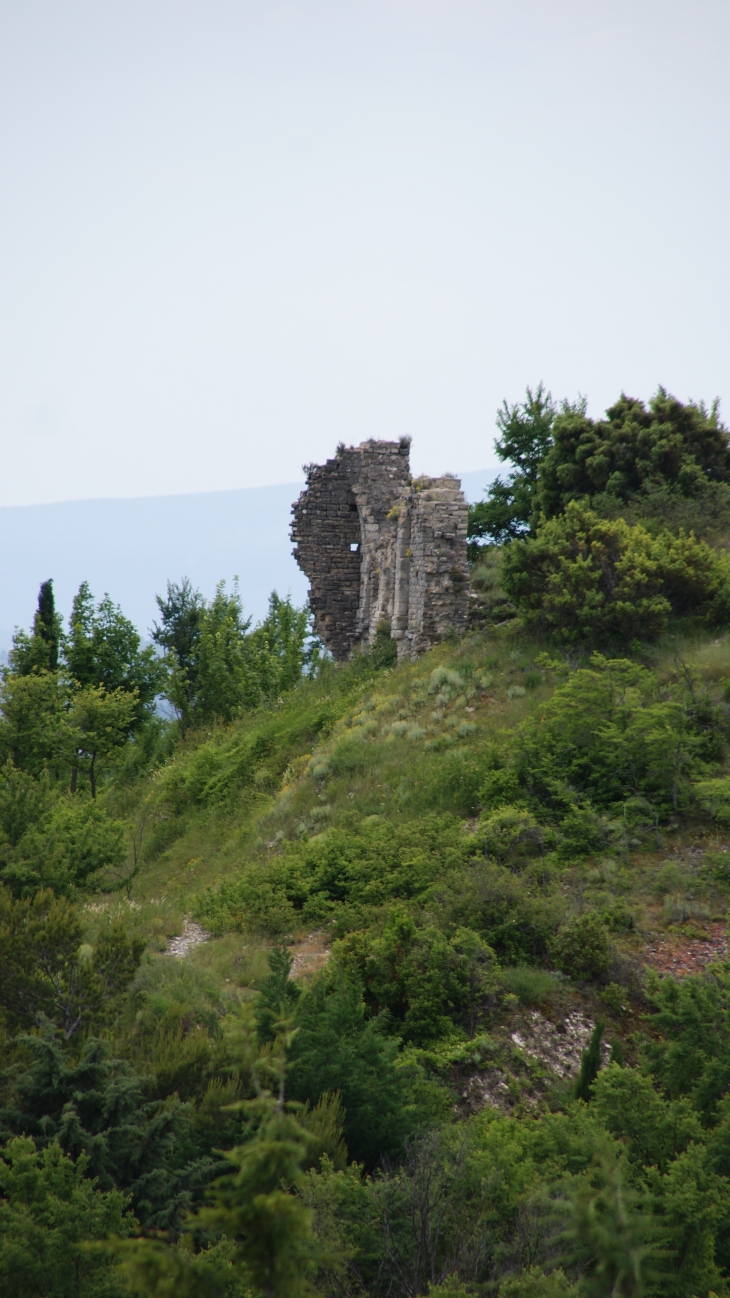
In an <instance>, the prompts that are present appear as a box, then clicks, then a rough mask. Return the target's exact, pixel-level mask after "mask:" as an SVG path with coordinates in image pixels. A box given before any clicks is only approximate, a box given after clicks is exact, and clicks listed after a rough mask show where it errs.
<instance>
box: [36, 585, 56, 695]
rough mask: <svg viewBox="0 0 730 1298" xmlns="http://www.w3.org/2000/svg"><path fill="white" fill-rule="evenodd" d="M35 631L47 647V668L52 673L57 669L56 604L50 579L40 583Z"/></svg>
mask: <svg viewBox="0 0 730 1298" xmlns="http://www.w3.org/2000/svg"><path fill="white" fill-rule="evenodd" d="M35 631H36V634H37V635H39V636H40V637H41V639H42V640H45V642H46V644H47V645H48V666H49V668H50V670H51V671H52V672H55V671H56V669H57V667H58V619H57V617H56V602H55V600H54V598H53V579H52V578H49V580H48V581H44V582H41V588H40V590H39V592H38V613H37V615H36V625H35Z"/></svg>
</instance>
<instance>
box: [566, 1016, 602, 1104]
mask: <svg viewBox="0 0 730 1298" xmlns="http://www.w3.org/2000/svg"><path fill="white" fill-rule="evenodd" d="M605 1030H606V1024H605V1022H604V1020H603V1019H599V1020H598V1022H597V1023H596V1026H595V1027H594V1029H593V1032H592V1033H591V1039H590V1041H589V1042H588V1048H587V1050H584V1051H583V1054H582V1056H581V1061H580V1072H579V1073H578V1078H577V1080H576V1083H575V1087H574V1089H573V1095H574V1096H575V1098H576V1100H584V1101H585V1102H586V1104H587V1103H588V1101H589V1100H590V1099H591V1096H592V1094H593V1084H594V1082H595V1080H596V1078H597V1077H598V1073H599V1070H600V1067H601V1064H602V1062H603V1050H602V1046H603V1034H604V1032H605Z"/></svg>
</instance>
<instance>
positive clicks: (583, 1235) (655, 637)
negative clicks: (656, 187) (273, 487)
mask: <svg viewBox="0 0 730 1298" xmlns="http://www.w3.org/2000/svg"><path fill="white" fill-rule="evenodd" d="M528 398H529V400H528V402H526V403H525V405H524V406H523V407H515V408H513V409H512V410H509V409H508V408H507V407H505V409H504V411H503V412H502V414H501V416H500V425H499V426H500V429H501V431H502V433H503V434H504V440H503V444H502V451H501V452H500V453H504V457H505V458H508V459H509V460H510V462H511V463H512V464H513V465H514V466H516V467H515V468H514V471H513V472H512V473H511V474H510V477H509V478H508V480H507V481H506V482H504V483H499V482H498V483H496V484H494V486H493V487H492V489H491V491H490V496H489V498H488V499H487V501H485V502H483V503H482V505H480V506H477V507H476V508H475V509H474V510H473V511H472V516H471V541H470V544H471V546H472V563H473V587H474V590H475V592H476V598H475V599H474V600H473V603H474V606H475V610H474V621H475V624H476V625H475V627H474V629H473V630H471V631H470V632H469V633H468V634H467V635H465V636H464V637H463V639H461V640H459V639H458V638H456V637H454V639H453V640H452V641H448V642H445V643H442V644H440V645H438V646H437V647H435V648H433V649H432V650H431V651H430V652H429V653H427V654H424V655H423V656H422V657H421V658H420V659H418V660H417V661H415V662H404V663H400V664H398V663H396V662H395V660H394V658H395V646H394V643H393V642H392V641H391V640H390V637H389V633H388V629H387V627H383V628H381V631H380V633H379V635H378V637H377V640H376V643H375V645H374V646H373V647H372V649H371V650H370V651H369V652H368V653H365V654H361V655H359V656H358V657H357V658H356V659H355V660H354V661H351V662H349V663H347V664H344V665H336V664H334V663H332V662H329V661H325V660H323V658H322V656H321V655H320V654H319V652H318V648H317V645H316V643H314V644H313V643H312V642H311V639H310V638H309V635H308V620H307V613H306V610H296V609H293V608H292V606H291V604H290V603H288V602H287V601H281V600H279V599H278V597H276V596H274V597H272V600H271V602H270V607H269V614H268V616H267V619H266V620H265V621H264V622H263V623H262V624H260V625H259V626H257V627H256V628H254V629H253V630H251V629H250V628H249V626H248V624H247V623H246V621H245V618H244V617H243V614H242V609H241V604H240V600H239V598H238V594H237V592H236V591H235V590H234V592H233V593H232V594H230V593H227V592H226V591H225V589H224V588H223V586H220V587H219V588H218V590H217V592H216V596H215V598H214V600H212V601H211V602H209V603H208V602H206V601H204V600H203V599H202V597H201V596H199V594H198V593H197V592H196V591H195V590H194V589H193V588H192V587H191V585H190V583H188V582H184V583H182V585H181V586H170V587H168V592H167V599H166V600H160V602H159V604H160V612H161V627H160V628H158V633H157V643H158V645H159V646H160V647H161V648H164V650H165V656H164V658H161V657H159V656H156V655H155V653H154V652H153V651H152V650H149V649H148V650H143V649H142V648H141V646H140V644H139V637H136V635H135V633H134V629H133V628H132V627H131V626H130V624H129V623H128V622H127V621H126V619H124V617H123V615H122V614H121V611H120V610H119V609H116V608H115V607H114V606H113V605H112V603H111V601H109V600H108V599H106V600H103V601H101V602H100V603H99V604H98V605H94V601H93V599H92V596H91V593H90V592H89V590H88V588H87V587H82V589H81V590H80V592H79V596H78V597H77V602H76V604H75V606H74V607H75V616H74V618H72V621H71V625H70V627H69V632H68V634H67V635H64V633H63V632H62V628H61V627H60V623H59V622H58V619H57V618H56V615H55V611H54V605H53V596H52V590H51V587H50V584H49V583H44V586H43V587H42V588H41V593H40V597H39V609H38V614H37V615H36V620H35V622H34V626H33V630H32V633H31V634H30V635H22V634H21V635H19V636H18V637H16V642H15V645H14V649H13V655H12V656H11V663H10V670H9V671H7V672H6V673H5V674H4V677H3V680H2V685H1V687H0V694H1V697H0V755H1V756H2V769H1V771H0V830H1V833H2V837H1V840H0V876H1V879H2V887H0V1014H1V1015H2V1020H1V1021H0V1034H1V1035H0V1042H1V1043H2V1066H1V1067H0V1288H2V1292H3V1293H5V1292H7V1293H8V1294H9V1295H11V1296H13V1298H14V1296H15V1295H16V1294H17V1295H18V1298H25V1296H26V1295H31V1294H32V1295H36V1294H38V1295H44V1296H45V1295H47V1296H48V1298H67V1295H68V1298H71V1296H72V1295H73V1298H79V1295H83V1298H122V1296H123V1295H124V1294H132V1295H135V1296H139V1298H142V1296H144V1295H152V1296H154V1298H166V1296H167V1295H170V1294H175V1295H178V1294H180V1295H182V1296H183V1298H185V1296H189V1298H197V1296H198V1295H200V1298H203V1295H208V1294H215V1295H216V1296H218V1295H223V1296H224V1298H259V1296H261V1295H266V1298H297V1296H298V1295H302V1296H303V1295H312V1294H318V1295H321V1296H322V1298H364V1296H365V1295H367V1296H368V1298H386V1296H387V1298H415V1295H428V1298H486V1296H487V1295H497V1296H498V1298H593V1296H596V1298H604V1296H605V1298H608V1296H609V1295H612V1296H614V1298H615V1296H616V1295H625V1296H626V1298H628V1296H632V1298H638V1296H639V1295H645V1296H646V1298H689V1296H690V1295H693V1296H695V1298H712V1296H713V1295H714V1296H715V1298H718V1296H719V1295H722V1294H727V1293H728V1292H730V1245H729V1243H728V1241H730V961H729V960H728V933H727V910H728V901H729V899H730V841H729V840H728V826H729V825H730V631H729V630H728V628H729V627H730V563H729V561H728V557H727V548H726V546H725V544H724V538H725V536H726V533H725V531H724V527H725V524H724V523H723V519H726V517H730V439H728V436H727V433H726V430H724V429H723V428H722V426H721V425H720V424H719V421H718V418H717V410H716V408H713V409H712V410H709V411H708V410H706V409H705V408H704V407H700V406H697V407H694V406H692V407H683V406H681V405H680V403H677V402H675V401H674V399H673V398H670V397H669V396H668V395H667V394H666V393H662V392H661V390H660V392H659V393H658V394H657V396H656V397H655V398H654V399H653V401H652V402H651V403H650V404H649V407H648V408H647V407H645V406H643V405H642V403H637V402H634V401H632V400H630V399H629V398H624V397H622V398H621V400H620V401H619V402H618V403H617V405H616V406H615V407H612V409H611V410H610V411H608V412H607V417H606V420H605V421H603V422H600V423H594V422H593V421H591V420H589V419H588V418H587V416H586V413H585V408H584V406H583V405H582V404H580V403H578V404H577V405H575V406H569V405H567V404H564V405H563V406H562V407H560V408H558V407H556V406H555V405H554V404H553V403H552V401H551V399H550V397H549V395H548V394H545V393H544V391H543V390H542V389H539V390H538V391H537V392H536V393H535V394H532V393H528ZM498 446H499V443H498ZM589 488H590V490H589ZM662 502H663V504H662ZM664 506H666V509H665V508H664ZM703 513H704V514H706V515H707V517H709V518H711V520H712V522H713V526H712V528H711V529H710V530H709V531H708V530H706V531H705V535H706V538H707V539H706V540H701V539H698V535H697V534H695V532H694V531H690V532H688V531H687V530H686V528H685V524H686V522H687V520H688V518H689V519H690V521H693V520H694V519H695V518H698V517H700V516H701V515H702V514H703ZM660 515H663V516H664V517H665V525H660V522H659V518H660ZM700 530H701V529H699V528H698V529H697V533H699V531H700ZM161 690H162V691H164V692H165V694H166V697H167V698H168V699H169V700H170V701H172V702H173V704H174V706H175V707H176V709H177V714H178V719H177V720H175V721H172V722H171V721H163V720H161V719H160V718H159V717H158V716H157V715H156V713H155V697H156V695H158V694H159V692H160V691H161ZM92 1242H93V1243H94V1247H93V1248H91V1249H90V1248H88V1247H87V1246H88V1244H89V1243H92Z"/></svg>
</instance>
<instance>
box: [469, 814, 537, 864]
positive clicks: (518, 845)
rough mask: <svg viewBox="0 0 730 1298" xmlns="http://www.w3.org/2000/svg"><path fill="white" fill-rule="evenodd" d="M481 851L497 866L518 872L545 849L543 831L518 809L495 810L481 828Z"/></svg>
mask: <svg viewBox="0 0 730 1298" xmlns="http://www.w3.org/2000/svg"><path fill="white" fill-rule="evenodd" d="M481 828H482V831H483V833H484V851H485V852H486V854H487V856H493V857H494V859H495V861H496V862H497V864H498V865H509V866H511V867H512V868H513V869H519V868H520V866H522V865H524V864H525V863H526V862H527V861H529V860H530V859H531V858H532V857H533V856H539V855H540V854H541V852H542V851H543V848H544V845H545V830H544V829H543V827H542V825H539V824H538V823H537V821H536V819H535V817H534V816H533V815H531V813H530V812H529V811H525V810H524V809H523V808H521V807H498V808H497V810H496V811H493V812H492V813H491V814H490V815H488V816H486V817H485V818H484V820H483V821H482V825H481Z"/></svg>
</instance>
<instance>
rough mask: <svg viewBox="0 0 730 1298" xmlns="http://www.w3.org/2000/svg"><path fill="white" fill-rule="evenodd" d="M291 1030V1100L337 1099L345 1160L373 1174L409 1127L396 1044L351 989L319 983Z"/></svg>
mask: <svg viewBox="0 0 730 1298" xmlns="http://www.w3.org/2000/svg"><path fill="white" fill-rule="evenodd" d="M295 1023H296V1029H297V1031H296V1035H295V1037H294V1041H293V1044H292V1047H291V1060H292V1067H291V1073H290V1077H289V1083H288V1085H289V1090H290V1093H291V1095H292V1097H293V1098H294V1099H298V1100H309V1102H310V1103H311V1104H316V1102H317V1101H318V1100H319V1099H320V1097H321V1096H322V1095H323V1094H324V1093H325V1092H327V1091H338V1092H339V1094H340V1096H341V1099H342V1105H343V1108H344V1110H345V1123H344V1132H345V1139H346V1141H347V1148H348V1150H349V1151H350V1156H351V1157H352V1158H354V1159H356V1160H357V1161H358V1162H363V1163H365V1164H366V1165H367V1166H368V1167H373V1166H375V1164H376V1163H377V1162H378V1160H379V1159H380V1157H381V1156H382V1155H383V1154H385V1153H396V1152H397V1151H398V1150H399V1149H400V1148H401V1147H402V1144H403V1141H404V1140H405V1138H406V1136H407V1134H408V1130H409V1127H410V1125H411V1122H412V1114H411V1113H409V1110H408V1079H407V1076H406V1074H405V1073H404V1072H403V1070H402V1069H400V1068H399V1067H398V1042H397V1041H394V1040H393V1039H392V1038H391V1037H388V1036H386V1034H385V1032H384V1030H383V1025H382V1024H381V1023H380V1022H379V1021H378V1020H377V1019H373V1018H368V1017H367V1012H366V1007H365V1003H364V1001H363V999H362V994H361V992H360V989H359V988H358V987H357V985H356V984H355V983H352V982H349V981H347V980H345V979H341V978H340V979H336V980H335V982H334V983H333V985H332V986H328V985H327V983H326V982H325V980H323V979H319V980H318V981H317V982H315V984H314V985H313V986H312V988H311V989H310V990H309V991H307V993H306V995H304V996H303V997H302V999H301V1001H300V1002H299V1005H298V1007H297V1013H296V1020H295Z"/></svg>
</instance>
